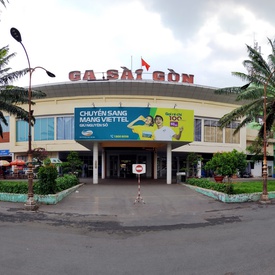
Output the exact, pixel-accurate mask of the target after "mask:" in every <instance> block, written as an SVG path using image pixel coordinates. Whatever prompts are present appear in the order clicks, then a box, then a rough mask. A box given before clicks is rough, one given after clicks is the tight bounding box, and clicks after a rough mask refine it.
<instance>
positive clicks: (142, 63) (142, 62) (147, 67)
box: [141, 58, 150, 71]
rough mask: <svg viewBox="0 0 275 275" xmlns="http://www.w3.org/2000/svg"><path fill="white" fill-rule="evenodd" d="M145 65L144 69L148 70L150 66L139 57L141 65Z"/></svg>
mask: <svg viewBox="0 0 275 275" xmlns="http://www.w3.org/2000/svg"><path fill="white" fill-rule="evenodd" d="M143 66H145V68H146V70H147V71H148V70H149V68H150V65H149V64H148V63H147V62H145V61H144V60H143V58H141V67H143Z"/></svg>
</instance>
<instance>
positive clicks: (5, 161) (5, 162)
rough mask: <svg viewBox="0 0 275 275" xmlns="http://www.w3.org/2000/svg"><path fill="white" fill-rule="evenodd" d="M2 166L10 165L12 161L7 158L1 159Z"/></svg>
mask: <svg viewBox="0 0 275 275" xmlns="http://www.w3.org/2000/svg"><path fill="white" fill-rule="evenodd" d="M0 166H10V163H9V162H8V161H7V160H0Z"/></svg>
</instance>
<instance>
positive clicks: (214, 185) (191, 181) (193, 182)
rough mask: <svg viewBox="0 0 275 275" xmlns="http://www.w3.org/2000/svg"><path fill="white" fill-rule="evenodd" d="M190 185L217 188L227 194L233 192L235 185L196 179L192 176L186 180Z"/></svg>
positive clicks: (216, 189)
mask: <svg viewBox="0 0 275 275" xmlns="http://www.w3.org/2000/svg"><path fill="white" fill-rule="evenodd" d="M186 183H187V184H190V185H195V186H198V187H201V188H205V189H210V190H215V191H218V192H222V193H225V194H233V192H234V191H233V185H232V184H230V183H215V182H212V181H210V180H209V179H195V178H190V179H188V180H187V182H186Z"/></svg>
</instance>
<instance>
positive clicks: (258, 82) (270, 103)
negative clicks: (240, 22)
mask: <svg viewBox="0 0 275 275" xmlns="http://www.w3.org/2000/svg"><path fill="white" fill-rule="evenodd" d="M268 42H269V44H270V46H271V54H269V55H268V57H267V61H266V60H265V59H264V58H263V56H262V55H261V53H259V52H258V51H257V50H256V49H254V48H252V47H250V46H248V45H247V50H248V57H249V59H247V60H244V61H243V65H244V67H245V68H246V69H247V73H242V72H232V75H234V76H236V77H238V78H240V79H241V80H243V81H245V82H246V83H247V84H246V85H244V86H242V87H227V88H222V89H218V90H216V91H215V93H217V94H235V95H236V101H244V102H245V103H244V104H242V105H241V106H240V107H237V108H236V109H234V110H233V111H231V112H230V113H228V114H226V115H224V116H223V117H222V118H221V119H220V121H219V122H220V125H221V128H224V127H226V126H227V125H229V124H230V123H231V122H233V121H237V120H241V122H240V124H239V126H238V127H237V128H236V130H235V133H236V132H238V131H239V130H240V129H241V128H242V127H245V126H246V125H247V124H249V123H250V122H253V121H255V120H256V118H258V117H259V116H262V115H263V106H264V97H263V92H264V87H265V85H266V107H267V108H266V111H267V117H266V129H267V131H270V130H271V128H272V125H273V124H274V119H275V76H274V73H275V41H272V40H271V39H269V38H268ZM263 129H264V126H263V124H262V125H260V130H259V134H258V136H259V138H263Z"/></svg>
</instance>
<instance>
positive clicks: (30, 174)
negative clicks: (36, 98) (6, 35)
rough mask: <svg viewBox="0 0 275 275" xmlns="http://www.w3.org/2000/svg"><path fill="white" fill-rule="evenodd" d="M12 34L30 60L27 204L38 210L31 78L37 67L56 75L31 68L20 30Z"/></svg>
mask: <svg viewBox="0 0 275 275" xmlns="http://www.w3.org/2000/svg"><path fill="white" fill-rule="evenodd" d="M10 33H11V36H12V37H13V38H14V39H15V40H16V41H17V42H19V43H20V44H21V45H22V47H23V49H24V51H25V54H26V57H27V60H28V66H29V88H28V105H29V112H28V124H29V132H28V199H27V202H26V204H25V209H26V210H36V209H37V208H38V206H37V204H36V203H35V201H34V198H33V165H32V135H31V126H32V123H31V121H32V117H33V111H32V109H31V99H32V88H31V80H32V74H33V72H34V71H35V70H36V69H42V70H44V71H45V72H46V73H47V75H48V76H49V77H55V75H54V74H53V73H51V72H49V71H47V70H46V69H45V68H43V67H41V66H37V67H34V68H31V65H30V59H29V56H28V53H27V50H26V48H25V46H24V44H23V43H22V38H21V34H20V32H19V31H18V30H17V29H16V28H11V30H10Z"/></svg>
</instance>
